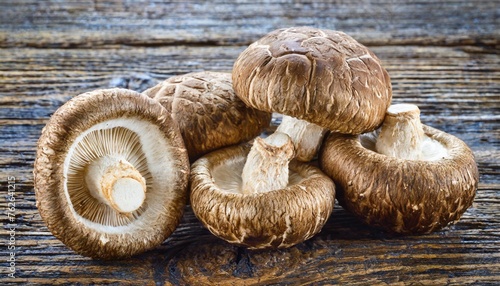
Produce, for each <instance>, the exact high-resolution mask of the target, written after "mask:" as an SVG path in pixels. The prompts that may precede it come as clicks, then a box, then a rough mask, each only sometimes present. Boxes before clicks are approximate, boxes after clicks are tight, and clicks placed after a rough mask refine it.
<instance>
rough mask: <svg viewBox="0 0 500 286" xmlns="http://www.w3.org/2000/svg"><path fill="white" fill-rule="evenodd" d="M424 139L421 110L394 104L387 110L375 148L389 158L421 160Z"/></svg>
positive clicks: (413, 106)
mask: <svg viewBox="0 0 500 286" xmlns="http://www.w3.org/2000/svg"><path fill="white" fill-rule="evenodd" d="M424 139H425V134H424V130H423V127H422V123H421V122H420V110H419V108H418V107H417V106H416V105H413V104H394V105H391V106H390V107H389V108H388V109H387V113H386V117H385V119H384V123H383V125H382V128H381V130H380V134H379V135H378V139H377V142H376V145H375V148H376V150H377V152H379V153H381V154H384V155H386V156H389V157H396V158H400V159H406V160H420V159H422V144H423V141H424Z"/></svg>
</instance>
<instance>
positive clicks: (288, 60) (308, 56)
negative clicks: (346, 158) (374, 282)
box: [233, 27, 392, 134]
mask: <svg viewBox="0 0 500 286" xmlns="http://www.w3.org/2000/svg"><path fill="white" fill-rule="evenodd" d="M233 85H234V90H235V91H236V94H237V95H238V96H239V97H240V98H241V99H242V100H243V101H244V102H245V103H246V104H247V105H248V106H251V107H254V108H257V109H259V110H264V111H267V112H277V113H281V114H285V115H289V116H292V117H296V118H298V119H302V120H305V121H308V122H310V123H314V124H316V125H319V126H321V127H324V128H328V129H330V130H332V131H335V132H340V133H350V134H360V133H363V132H368V131H372V130H374V129H375V128H377V127H378V126H379V125H380V124H381V123H382V121H383V119H384V115H385V111H386V109H387V107H388V106H389V104H390V101H391V98H392V89H391V83H390V78H389V74H388V73H387V71H386V70H385V69H384V68H383V67H382V66H381V64H380V60H379V59H378V58H377V57H376V56H375V55H374V54H373V53H372V52H371V51H370V50H369V49H368V48H366V47H365V46H363V45H361V44H360V43H358V42H357V41H356V40H354V39H353V38H351V37H350V36H348V35H346V34H344V33H342V32H337V31H331V30H320V29H315V28H310V27H295V28H288V29H279V30H275V31H273V32H271V33H269V34H267V35H266V36H264V37H263V38H261V39H260V40H258V41H256V42H254V43H253V44H251V45H250V46H249V47H248V48H247V49H246V50H244V51H243V52H242V53H241V54H240V56H239V57H238V59H237V60H236V62H235V63H234V67H233Z"/></svg>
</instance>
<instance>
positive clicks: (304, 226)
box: [190, 146, 335, 249]
mask: <svg viewBox="0 0 500 286" xmlns="http://www.w3.org/2000/svg"><path fill="white" fill-rule="evenodd" d="M249 150H250V147H249V146H233V147H228V148H225V149H221V150H218V151H215V152H212V153H210V154H208V155H206V156H204V157H202V158H200V159H198V160H197V161H196V162H195V163H194V164H193V166H192V170H191V196H190V198H191V206H192V208H193V212H194V213H195V215H196V216H197V217H198V218H199V219H200V220H201V222H202V223H203V224H204V225H205V226H206V227H207V228H208V229H209V230H210V232H212V233H213V234H215V235H216V236H218V237H220V238H222V239H224V240H226V241H228V242H231V243H234V244H238V245H243V246H246V247H248V248H251V249H261V248H285V247H290V246H292V245H295V244H297V243H300V242H302V241H304V240H306V239H309V238H311V237H312V236H314V235H315V234H316V233H318V232H319V231H320V230H321V228H322V227H323V225H324V224H325V222H326V220H327V219H328V217H329V216H330V214H331V212H332V210H333V204H334V199H335V187H334V184H333V182H332V181H331V179H330V178H328V177H327V176H326V175H325V174H323V173H322V172H321V171H320V170H319V169H317V168H315V167H312V166H309V165H306V164H303V163H299V162H297V161H291V162H290V165H289V167H290V180H289V185H288V186H287V187H285V188H283V189H278V190H274V191H270V192H265V193H254V194H243V193H242V179H241V172H242V170H243V166H244V164H245V160H246V156H247V154H248V152H249Z"/></svg>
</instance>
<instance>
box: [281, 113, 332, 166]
mask: <svg viewBox="0 0 500 286" xmlns="http://www.w3.org/2000/svg"><path fill="white" fill-rule="evenodd" d="M326 130H327V129H326V128H322V127H320V126H318V125H316V124H313V123H309V122H307V121H305V120H300V119H297V118H294V117H291V116H287V115H283V120H282V121H281V124H280V125H279V126H278V128H277V129H276V131H277V132H283V133H285V134H287V135H288V136H290V138H291V139H292V142H293V145H294V147H295V159H297V160H299V161H302V162H309V161H311V160H312V159H313V158H314V156H315V155H316V153H318V150H319V147H320V146H321V141H322V139H323V135H324V134H325V133H326Z"/></svg>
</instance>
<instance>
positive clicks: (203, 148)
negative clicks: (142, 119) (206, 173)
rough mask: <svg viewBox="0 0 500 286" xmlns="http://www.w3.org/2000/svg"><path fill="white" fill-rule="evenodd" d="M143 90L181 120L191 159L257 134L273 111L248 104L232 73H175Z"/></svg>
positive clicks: (182, 132)
mask: <svg viewBox="0 0 500 286" xmlns="http://www.w3.org/2000/svg"><path fill="white" fill-rule="evenodd" d="M143 93H144V94H146V95H148V96H149V97H151V98H154V99H155V100H158V101H159V102H160V103H161V104H162V105H163V106H164V107H165V108H166V109H167V110H168V111H169V112H170V113H171V114H172V117H173V118H174V120H175V121H177V122H178V124H179V128H180V130H181V134H182V137H183V138H184V142H185V144H186V148H187V150H188V154H189V158H190V160H191V162H193V161H195V160H196V159H197V158H199V157H201V156H202V155H204V154H206V153H208V152H210V151H213V150H216V149H219V148H221V147H225V146H229V145H234V144H239V143H242V142H246V141H248V140H250V139H252V138H254V137H256V136H258V135H259V134H260V133H261V132H262V130H263V129H264V128H265V127H267V126H269V122H270V121H271V114H270V113H267V112H263V111H259V110H256V109H253V108H249V107H247V106H246V105H245V103H243V101H241V100H240V99H239V98H238V97H237V96H236V95H235V93H234V90H233V87H232V83H231V74H229V73H221V72H196V73H189V74H185V75H180V76H174V77H171V78H169V79H167V80H165V81H164V82H162V83H160V84H158V85H157V86H155V87H152V88H150V89H148V90H146V91H144V92H143Z"/></svg>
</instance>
